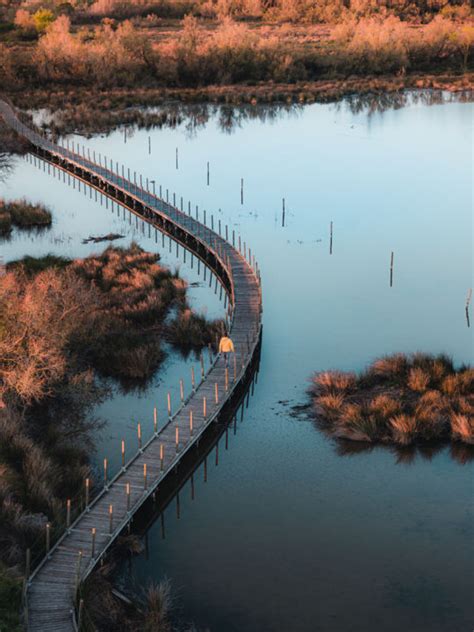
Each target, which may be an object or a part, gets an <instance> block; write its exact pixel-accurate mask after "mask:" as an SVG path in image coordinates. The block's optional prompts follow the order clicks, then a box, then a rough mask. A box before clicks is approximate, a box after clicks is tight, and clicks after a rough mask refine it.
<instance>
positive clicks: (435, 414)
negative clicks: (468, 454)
mask: <svg viewBox="0 0 474 632" xmlns="http://www.w3.org/2000/svg"><path fill="white" fill-rule="evenodd" d="M310 393H311V396H312V401H313V411H314V413H315V416H316V419H317V421H318V423H319V425H320V426H321V427H322V428H323V429H324V430H325V431H326V432H327V433H328V434H330V435H331V436H334V437H338V438H345V439H351V440H353V441H366V442H382V443H394V444H398V445H401V446H407V445H412V444H415V443H423V442H430V441H435V440H440V439H442V440H447V439H450V440H452V441H460V442H463V443H465V444H472V443H474V369H472V368H470V367H466V366H463V367H461V368H459V369H456V368H455V367H454V366H453V363H452V360H451V359H450V358H448V357H446V356H444V355H439V356H432V355H429V354H422V353H416V354H412V355H405V354H395V355H392V356H386V357H383V358H380V359H378V360H375V361H374V362H373V363H372V364H371V366H369V367H368V369H367V370H366V371H364V372H363V373H362V374H360V375H357V376H356V375H355V374H353V373H341V372H340V371H329V372H328V371H326V372H323V373H317V374H315V375H314V377H313V379H312V383H311V387H310Z"/></svg>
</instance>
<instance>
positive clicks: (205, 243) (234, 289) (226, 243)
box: [0, 100, 262, 632]
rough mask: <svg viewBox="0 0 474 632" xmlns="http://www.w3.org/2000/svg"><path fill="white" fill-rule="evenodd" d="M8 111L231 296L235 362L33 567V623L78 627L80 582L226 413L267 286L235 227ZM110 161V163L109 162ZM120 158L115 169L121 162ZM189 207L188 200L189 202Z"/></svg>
mask: <svg viewBox="0 0 474 632" xmlns="http://www.w3.org/2000/svg"><path fill="white" fill-rule="evenodd" d="M0 116H1V117H2V118H3V119H4V121H5V123H6V124H7V125H8V126H10V127H11V128H13V129H14V130H16V132H17V133H18V134H19V135H20V136H22V137H23V138H25V139H26V140H27V141H28V142H29V145H30V150H31V153H33V154H35V155H36V156H39V157H40V158H41V159H43V160H44V161H45V163H46V164H48V165H49V167H50V166H53V169H56V168H58V169H60V170H62V171H64V172H67V173H70V174H72V175H73V176H74V177H75V178H77V179H78V180H79V181H82V182H83V183H84V184H85V185H87V186H90V187H92V188H93V189H96V190H98V191H100V192H101V193H103V194H105V195H106V196H108V197H109V198H111V199H112V200H115V201H117V202H118V203H119V204H120V205H121V206H122V207H124V208H127V209H128V210H129V211H131V212H132V213H134V214H135V215H136V216H137V217H139V218H141V219H142V220H143V221H144V222H147V223H148V224H149V225H150V226H151V227H153V228H154V229H155V230H157V231H158V230H159V231H160V232H162V233H164V234H166V235H169V236H170V238H172V239H173V240H175V241H176V242H177V243H179V244H181V245H182V246H183V247H184V248H185V249H186V250H188V251H189V252H191V253H192V255H194V256H196V257H197V258H198V259H199V260H200V261H202V262H203V263H204V264H205V265H207V266H208V267H209V268H210V269H211V271H212V272H213V273H214V274H215V276H216V280H217V279H219V281H220V282H221V283H222V286H223V287H224V288H225V291H226V296H227V298H228V319H229V329H230V335H231V337H232V339H233V341H234V345H235V355H234V357H233V358H232V359H231V360H230V362H229V365H228V366H227V365H226V362H225V360H224V358H223V357H222V356H216V357H215V358H214V361H213V363H212V365H211V367H210V369H209V370H208V372H207V374H204V371H203V375H202V379H201V381H200V383H199V384H196V385H195V386H194V388H193V391H192V393H191V394H190V395H189V396H188V397H187V398H184V397H183V398H182V399H183V401H182V402H181V405H180V407H179V409H178V410H176V411H175V412H173V411H172V410H171V409H170V408H169V420H168V422H167V423H166V425H165V426H164V427H163V428H162V429H161V430H159V429H158V427H157V426H156V425H155V428H154V430H155V432H154V434H153V436H152V438H151V439H150V440H149V441H148V442H147V443H146V444H144V445H143V446H142V447H141V449H140V450H139V451H138V452H137V454H136V455H135V456H134V457H133V458H132V459H131V460H130V461H128V462H124V464H123V467H122V469H121V471H120V472H119V473H118V474H117V475H116V476H115V478H113V479H112V480H110V481H109V482H108V483H107V484H106V485H105V486H104V488H103V489H102V491H101V492H100V493H99V494H98V495H97V496H96V497H95V498H94V499H93V500H92V501H91V502H87V501H86V504H87V506H86V509H85V511H84V512H83V513H81V514H80V515H79V516H78V517H77V518H76V519H75V520H74V521H73V522H71V521H70V520H67V522H66V526H67V529H66V530H65V532H64V533H63V535H62V536H61V537H59V539H58V540H57V541H56V542H55V544H54V546H52V547H49V551H48V553H47V555H46V556H45V557H44V558H43V559H42V560H41V562H40V563H39V565H38V566H37V567H36V568H35V569H34V571H33V572H32V573H31V574H29V573H27V576H28V577H27V582H26V588H25V607H24V619H25V625H26V627H27V629H28V630H31V631H32V632H49V631H51V632H68V631H72V630H78V628H79V627H80V621H79V620H78V618H80V612H77V610H76V604H75V600H76V594H77V589H78V586H79V584H80V582H81V581H83V580H84V579H85V578H86V577H87V576H88V575H89V574H90V572H91V571H92V570H93V568H94V567H95V566H96V564H97V563H98V562H99V561H100V559H101V558H102V557H103V556H104V554H105V553H106V551H107V549H108V548H109V547H110V546H111V544H112V543H113V541H114V539H115V538H116V537H117V536H118V535H119V534H120V533H121V532H122V531H123V529H124V528H125V527H126V526H127V525H128V524H130V521H131V519H132V517H133V515H134V513H135V512H136V511H137V510H138V509H139V508H140V507H141V506H142V505H143V503H144V502H145V501H146V500H147V499H148V498H149V497H150V496H151V495H152V494H154V493H155V491H156V488H157V487H158V485H159V484H160V483H161V482H163V481H164V479H165V478H166V476H167V475H168V474H169V473H170V472H172V471H173V470H174V469H175V468H176V467H177V465H178V464H179V462H180V460H181V458H182V457H183V455H184V454H186V452H187V451H189V450H190V449H191V448H192V447H193V446H194V445H195V444H196V443H197V442H199V438H200V437H201V436H202V435H203V433H205V432H206V428H208V427H209V425H210V424H212V423H213V422H214V421H216V419H217V418H218V415H219V413H220V412H221V410H222V408H223V406H224V405H225V404H226V402H228V401H229V400H230V398H231V397H232V396H233V395H234V393H235V392H236V391H237V389H238V387H239V384H241V383H242V382H243V381H244V380H245V378H246V374H247V372H248V371H249V369H250V366H251V364H252V361H253V359H254V356H255V354H256V353H257V350H258V347H259V344H260V337H261V329H262V324H261V314H262V294H261V285H260V272H259V269H258V266H257V264H256V262H255V256H254V255H253V254H252V252H251V250H250V249H248V248H247V245H246V244H245V243H243V242H242V241H241V238H240V236H239V237H238V245H236V236H235V233H234V231H232V237H231V238H230V239H229V230H228V227H227V226H226V227H225V237H226V238H224V236H221V235H220V233H221V225H220V222H219V229H218V231H217V232H216V231H214V230H213V228H214V226H212V227H208V226H207V225H206V218H205V215H204V217H203V220H204V221H203V222H200V221H199V216H198V210H197V208H196V217H191V215H190V213H186V212H184V211H183V209H182V201H181V209H178V208H177V207H176V205H174V204H173V205H171V204H169V203H168V202H167V201H164V200H163V199H161V198H159V197H157V196H156V195H155V194H154V192H153V193H151V192H150V191H149V190H148V187H145V188H144V187H143V181H142V178H141V177H140V184H138V183H137V176H136V174H134V177H133V180H132V179H131V177H130V170H127V175H126V174H125V168H124V167H123V166H122V168H121V171H119V165H118V163H115V165H114V164H113V163H112V162H111V161H109V162H107V159H106V158H102V157H101V156H99V158H98V160H97V159H96V156H95V154H93V156H91V155H90V151H87V154H86V151H85V149H84V148H82V152H81V151H80V150H79V147H78V146H76V149H75V150H74V147H72V148H71V149H69V148H65V147H61V146H59V145H57V144H55V143H53V142H51V141H50V140H48V139H47V138H45V137H43V136H42V135H41V134H39V133H38V132H36V131H34V130H32V129H31V128H30V127H28V126H27V125H25V124H24V123H23V122H22V121H20V119H19V118H18V116H17V114H16V112H15V111H14V109H13V108H12V107H11V106H10V105H9V104H8V103H6V102H4V101H1V100H0ZM102 161H103V162H102ZM114 167H115V168H114ZM189 210H190V207H189Z"/></svg>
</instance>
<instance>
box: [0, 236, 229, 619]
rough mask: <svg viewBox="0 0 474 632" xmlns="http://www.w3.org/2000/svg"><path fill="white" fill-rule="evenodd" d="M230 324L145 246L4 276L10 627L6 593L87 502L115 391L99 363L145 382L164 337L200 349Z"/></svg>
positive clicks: (0, 456)
mask: <svg viewBox="0 0 474 632" xmlns="http://www.w3.org/2000/svg"><path fill="white" fill-rule="evenodd" d="M171 312H173V313H171ZM169 316H170V317H169ZM168 317H169V318H168ZM165 321H166V323H165ZM183 322H184V325H183ZM173 323H175V324H174V325H173ZM168 327H169V329H168ZM219 327H220V323H218V322H212V323H209V322H207V321H205V319H203V318H202V317H200V316H197V315H195V314H193V313H192V312H191V310H190V309H189V307H188V305H187V302H186V286H185V284H184V282H183V281H182V280H181V279H179V277H178V276H177V275H174V274H171V273H170V272H169V271H168V270H166V269H165V268H163V267H162V266H160V265H159V264H158V256H157V255H151V254H149V253H146V252H144V251H143V250H141V249H140V248H139V247H138V246H136V245H134V244H132V245H131V246H130V247H129V248H128V249H121V248H112V247H109V248H108V249H107V250H105V252H104V253H103V254H101V255H98V256H91V257H88V258H86V259H83V260H76V261H69V260H67V259H63V258H60V257H54V256H48V257H46V258H43V259H39V260H37V259H34V258H32V257H28V258H25V259H24V260H22V261H21V262H17V263H16V264H14V265H11V264H10V265H8V266H7V272H6V274H4V275H3V276H1V277H0V564H3V566H0V589H1V591H2V593H0V617H3V619H2V618H0V628H2V629H3V627H5V626H6V629H14V628H13V623H10V622H9V619H8V617H11V609H9V608H8V607H7V606H8V604H5V612H4V613H3V614H2V612H3V611H2V607H3V605H4V602H5V601H6V600H7V597H6V596H5V594H6V593H8V594H10V593H12V594H13V593H15V590H16V587H17V583H16V581H15V578H16V577H18V576H19V575H21V572H22V568H23V564H24V559H25V549H26V548H27V547H30V548H32V549H33V554H34V553H35V551H37V550H38V546H40V545H42V544H43V543H44V528H45V523H46V522H47V521H49V522H50V523H52V525H53V527H54V531H53V534H54V533H55V532H56V529H58V530H59V529H60V527H61V525H64V520H65V500H66V499H67V498H73V499H75V500H74V503H73V505H74V508H75V509H77V508H78V507H79V505H80V502H81V498H82V496H81V489H82V488H83V481H84V479H85V478H86V477H87V476H88V475H89V464H88V452H89V449H88V448H89V447H90V441H91V436H90V431H91V430H92V429H93V428H94V427H96V425H97V421H96V420H94V419H93V418H91V410H92V407H93V406H94V405H95V404H97V403H98V402H99V401H100V400H101V399H102V398H103V397H105V396H106V394H107V387H106V386H105V385H104V383H103V382H101V381H98V380H97V379H95V377H94V370H96V371H98V372H99V374H106V375H114V376H117V377H121V378H142V379H143V378H146V377H148V376H150V375H151V374H152V373H153V371H155V370H156V368H157V366H159V363H160V361H161V359H162V358H163V351H162V348H161V346H160V343H161V340H162V339H163V338H169V339H170V340H171V342H172V343H173V344H175V345H177V346H179V347H180V348H181V346H182V345H184V347H185V348H186V349H188V348H189V345H190V344H192V346H193V347H200V346H202V345H203V344H207V343H208V342H210V341H211V340H214V338H215V335H216V333H217V330H218V329H219ZM7 568H8V572H7V570H6V569H7ZM3 591H6V592H5V594H3ZM15 594H16V593H15ZM7 622H8V623H7Z"/></svg>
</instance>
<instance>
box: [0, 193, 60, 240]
mask: <svg viewBox="0 0 474 632" xmlns="http://www.w3.org/2000/svg"><path fill="white" fill-rule="evenodd" d="M52 221H53V218H52V215H51V211H49V210H48V209H47V208H45V207H44V206H43V205H41V204H31V203H30V202H27V200H25V199H22V200H12V201H10V202H7V201H5V200H3V199H2V198H0V235H8V234H9V233H10V231H11V230H12V228H13V226H15V227H17V228H20V229H29V228H44V227H45V226H51V223H52Z"/></svg>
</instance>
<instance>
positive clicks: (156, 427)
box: [153, 406, 158, 435]
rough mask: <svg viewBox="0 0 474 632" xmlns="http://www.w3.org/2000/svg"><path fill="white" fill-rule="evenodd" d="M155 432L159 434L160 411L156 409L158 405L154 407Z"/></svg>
mask: <svg viewBox="0 0 474 632" xmlns="http://www.w3.org/2000/svg"><path fill="white" fill-rule="evenodd" d="M153 432H154V433H155V435H156V434H158V411H157V410H156V406H155V407H154V408H153Z"/></svg>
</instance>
